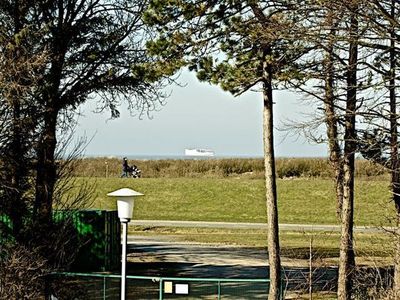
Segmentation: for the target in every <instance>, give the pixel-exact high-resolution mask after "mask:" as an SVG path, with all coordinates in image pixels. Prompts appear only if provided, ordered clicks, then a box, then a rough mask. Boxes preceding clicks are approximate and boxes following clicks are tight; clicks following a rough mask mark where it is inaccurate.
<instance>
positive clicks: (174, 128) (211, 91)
mask: <svg viewBox="0 0 400 300" xmlns="http://www.w3.org/2000/svg"><path fill="white" fill-rule="evenodd" d="M179 81H180V83H181V84H184V85H185V86H184V87H180V86H174V85H171V86H168V87H166V90H165V91H166V92H167V93H168V94H170V96H169V98H168V99H167V103H166V105H165V106H163V107H162V108H161V109H160V110H159V111H156V112H152V114H151V119H149V118H147V117H143V118H142V119H139V118H138V116H131V115H130V113H129V111H127V110H126V108H124V107H123V106H122V107H121V109H120V112H121V116H120V118H118V119H114V120H110V119H109V116H110V115H109V113H108V112H104V113H94V112H93V111H94V109H95V106H94V105H93V101H88V102H87V103H86V104H84V105H83V106H82V107H81V113H82V115H81V116H80V117H79V119H78V126H77V128H76V131H75V136H76V137H86V138H87V139H88V140H90V142H89V144H88V145H87V147H86V150H85V155H86V156H129V157H136V156H137V157H139V156H182V155H184V149H185V148H205V149H211V150H213V151H214V152H215V155H216V156H217V157H261V156H262V155H263V139H262V109H263V106H262V105H263V104H262V95H261V93H260V92H247V93H245V94H243V95H242V96H240V97H233V96H232V95H231V94H229V93H227V92H223V91H222V90H221V89H220V88H219V87H217V86H212V85H210V84H208V83H201V82H198V80H197V79H196V77H195V75H194V74H193V73H189V72H188V71H184V72H183V73H182V74H181V76H180V78H179ZM300 98H301V96H300V95H297V94H294V93H289V92H285V91H279V92H275V94H274V99H275V102H276V104H275V107H274V114H275V116H274V117H275V127H276V128H277V129H276V130H275V151H276V152H275V155H276V156H277V157H323V156H326V155H327V150H326V146H325V145H315V144H312V143H309V142H307V141H306V139H305V138H303V137H302V136H299V135H294V136H293V135H288V132H284V131H281V130H278V128H281V127H282V124H283V123H285V122H287V120H294V119H296V120H303V121H304V120H305V117H304V113H307V112H310V111H312V110H313V109H314V108H312V107H310V106H307V105H304V103H303V102H302V101H300Z"/></svg>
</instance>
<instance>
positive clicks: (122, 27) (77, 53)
mask: <svg viewBox="0 0 400 300" xmlns="http://www.w3.org/2000/svg"><path fill="white" fill-rule="evenodd" d="M144 4H145V3H144V1H139V0H138V1H128V0H115V1H114V0H113V1H111V0H107V1H97V0H81V1H61V0H41V1H36V2H35V5H34V7H33V9H32V10H31V13H30V15H29V16H28V17H27V18H28V20H29V26H32V28H34V29H35V30H36V31H39V32H45V33H44V34H43V35H42V36H41V39H40V42H39V43H37V45H36V47H37V50H38V51H39V50H41V51H47V53H48V55H47V59H46V60H45V67H44V68H43V70H42V73H41V74H40V80H39V81H38V84H36V85H35V86H34V95H33V99H34V101H35V103H36V105H37V106H38V107H40V108H41V114H40V117H39V118H38V119H37V122H38V126H37V132H38V133H39V137H38V142H37V146H36V149H35V151H36V159H37V163H36V170H35V172H36V181H35V203H34V209H33V211H34V216H35V219H36V220H37V221H38V222H39V223H42V224H45V223H49V222H51V214H52V203H53V193H54V186H55V182H56V180H57V165H56V161H55V151H56V146H57V129H58V128H59V125H60V121H59V120H60V118H61V116H62V114H65V113H71V112H72V111H73V110H74V109H76V108H77V107H78V106H79V105H80V104H81V103H83V102H85V101H86V100H88V99H90V98H92V97H95V96H96V97H99V99H101V101H102V102H101V103H100V105H101V108H102V109H105V108H108V109H110V110H111V114H112V116H113V117H117V116H118V115H119V112H118V109H117V107H118V104H119V102H120V101H122V100H125V101H127V103H128V105H129V107H130V108H131V109H132V110H134V109H137V110H139V111H141V112H144V111H147V110H151V109H153V108H154V105H155V103H156V101H157V99H158V100H159V99H160V98H159V96H160V94H159V93H158V89H157V84H156V83H155V81H156V79H158V78H155V77H154V73H153V74H150V73H148V72H147V71H146V70H147V68H146V67H145V65H146V64H151V63H152V61H151V59H150V58H149V57H148V56H147V55H146V51H145V49H144V40H145V39H146V37H147V34H146V30H145V29H146V28H145V26H144V24H143V22H142V21H141V12H142V11H143V9H144Z"/></svg>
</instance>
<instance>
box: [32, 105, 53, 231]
mask: <svg viewBox="0 0 400 300" xmlns="http://www.w3.org/2000/svg"><path fill="white" fill-rule="evenodd" d="M57 116H58V113H57V110H56V109H55V108H54V107H52V105H48V106H47V110H46V112H45V115H44V128H43V132H42V136H41V139H40V142H39V143H38V144H39V145H38V149H37V166H36V172H37V173H36V197H35V207H34V212H35V219H36V221H38V222H39V224H42V225H45V224H50V223H51V221H52V206H53V193H54V186H55V183H56V181H57V168H56V163H55V151H56V144H57V140H56V128H57Z"/></svg>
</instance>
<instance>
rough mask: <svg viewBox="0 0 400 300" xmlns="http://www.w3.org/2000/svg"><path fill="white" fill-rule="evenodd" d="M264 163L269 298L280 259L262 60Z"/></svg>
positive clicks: (276, 288)
mask: <svg viewBox="0 0 400 300" xmlns="http://www.w3.org/2000/svg"><path fill="white" fill-rule="evenodd" d="M263 84H264V87H263V97H264V113H263V123H264V124H263V132H264V165H265V188H266V204H267V217H268V260H269V276H270V288H269V296H268V299H269V300H277V299H279V294H280V285H281V260H280V249H279V228H278V226H279V225H278V203H277V192H276V175H275V154H274V134H273V101H272V70H271V67H270V65H269V64H268V63H267V62H264V82H263Z"/></svg>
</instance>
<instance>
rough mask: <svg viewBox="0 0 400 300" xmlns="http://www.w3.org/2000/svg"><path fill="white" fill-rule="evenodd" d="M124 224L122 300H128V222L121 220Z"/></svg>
mask: <svg viewBox="0 0 400 300" xmlns="http://www.w3.org/2000/svg"><path fill="white" fill-rule="evenodd" d="M121 223H122V262H121V265H122V267H121V300H126V243H127V242H126V239H127V227H128V220H123V219H121Z"/></svg>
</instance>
